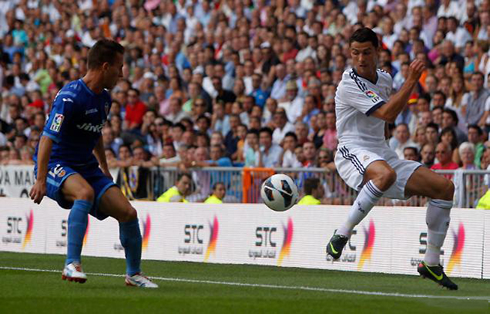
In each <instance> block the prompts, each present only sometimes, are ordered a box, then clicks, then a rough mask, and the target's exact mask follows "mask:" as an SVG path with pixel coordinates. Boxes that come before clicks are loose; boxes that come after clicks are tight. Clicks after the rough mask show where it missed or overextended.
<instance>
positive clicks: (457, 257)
mask: <svg viewBox="0 0 490 314" xmlns="http://www.w3.org/2000/svg"><path fill="white" fill-rule="evenodd" d="M453 239H454V244H453V252H452V253H451V258H449V263H448V265H447V273H448V274H451V272H452V271H453V269H454V267H455V266H460V265H461V256H462V255H463V248H464V241H465V230H464V225H463V223H462V222H460V223H459V227H458V232H457V233H456V232H454V230H453Z"/></svg>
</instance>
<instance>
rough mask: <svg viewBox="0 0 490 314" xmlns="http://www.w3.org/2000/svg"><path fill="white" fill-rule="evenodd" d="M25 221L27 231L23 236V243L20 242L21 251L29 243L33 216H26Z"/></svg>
mask: <svg viewBox="0 0 490 314" xmlns="http://www.w3.org/2000/svg"><path fill="white" fill-rule="evenodd" d="M26 219H27V230H26V235H25V236H24V242H22V249H24V248H25V247H26V245H27V244H29V243H30V242H31V236H32V227H33V226H34V214H33V212H32V209H31V212H30V213H29V216H26Z"/></svg>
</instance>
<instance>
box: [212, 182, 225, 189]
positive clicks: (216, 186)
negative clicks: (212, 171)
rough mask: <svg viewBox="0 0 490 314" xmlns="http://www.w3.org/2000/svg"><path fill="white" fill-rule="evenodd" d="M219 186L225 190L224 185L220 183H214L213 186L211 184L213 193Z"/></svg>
mask: <svg viewBox="0 0 490 314" xmlns="http://www.w3.org/2000/svg"><path fill="white" fill-rule="evenodd" d="M219 185H222V186H223V187H224V188H225V189H226V185H225V184H224V183H223V182H221V181H220V182H216V183H215V184H213V191H215V190H216V189H217V188H218V186H219Z"/></svg>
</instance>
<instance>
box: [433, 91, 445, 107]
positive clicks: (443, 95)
mask: <svg viewBox="0 0 490 314" xmlns="http://www.w3.org/2000/svg"><path fill="white" fill-rule="evenodd" d="M435 95H441V96H442V97H443V99H444V101H446V100H447V97H446V94H444V93H443V92H441V91H440V90H438V91H436V92H435V93H434V95H433V96H432V98H434V96H435ZM434 109H435V107H434ZM434 109H432V110H434Z"/></svg>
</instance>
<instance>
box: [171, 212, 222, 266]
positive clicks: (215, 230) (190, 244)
mask: <svg viewBox="0 0 490 314" xmlns="http://www.w3.org/2000/svg"><path fill="white" fill-rule="evenodd" d="M204 234H205V228H204V225H202V224H186V225H185V226H184V243H185V245H183V246H179V247H178V250H179V254H181V255H184V256H185V255H187V254H191V255H204V261H205V262H207V261H208V259H209V257H210V256H211V254H213V255H214V254H215V252H216V245H217V242H218V234H219V221H218V218H217V217H216V216H215V217H214V219H213V222H212V223H209V242H208V245H207V247H206V251H204V249H205V248H204V246H205V244H204V243H205V241H204V240H205V238H204Z"/></svg>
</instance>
